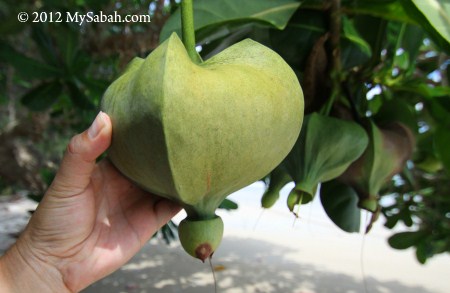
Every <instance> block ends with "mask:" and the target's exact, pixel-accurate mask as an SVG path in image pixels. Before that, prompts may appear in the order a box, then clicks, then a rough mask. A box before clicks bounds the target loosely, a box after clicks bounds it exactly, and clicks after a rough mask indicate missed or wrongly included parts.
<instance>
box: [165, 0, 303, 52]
mask: <svg viewBox="0 0 450 293" xmlns="http://www.w3.org/2000/svg"><path fill="white" fill-rule="evenodd" d="M299 6H300V3H299V2H298V1H293V0H259V1H241V0H225V1H211V0H197V1H194V25H195V30H196V37H197V42H198V43H203V42H205V41H206V40H208V41H211V39H214V38H216V37H217V34H218V35H222V36H223V35H224V34H228V33H229V32H230V30H231V29H232V28H233V27H236V26H242V25H244V24H247V23H258V24H261V25H264V26H269V27H273V28H277V29H283V28H284V27H285V26H286V24H287V22H288V21H289V19H290V18H291V16H292V14H293V13H294V12H295V11H296V10H297V8H298V7H299ZM172 32H176V33H177V34H178V35H179V36H180V37H181V17H180V9H178V10H176V11H175V12H174V13H173V14H172V15H171V17H170V18H169V20H168V21H167V22H166V24H165V26H164V27H163V29H162V31H161V35H160V42H163V41H164V40H166V39H167V38H168V37H169V36H170V34H171V33H172Z"/></svg>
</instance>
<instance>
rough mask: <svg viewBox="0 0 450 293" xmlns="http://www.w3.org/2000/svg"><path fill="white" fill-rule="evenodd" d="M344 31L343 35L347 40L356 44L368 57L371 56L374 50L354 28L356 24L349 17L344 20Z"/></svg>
mask: <svg viewBox="0 0 450 293" xmlns="http://www.w3.org/2000/svg"><path fill="white" fill-rule="evenodd" d="M342 29H343V34H344V37H345V38H346V39H348V40H349V41H351V42H352V43H354V44H356V45H357V46H358V47H359V49H360V50H361V52H363V53H364V54H366V55H369V56H370V54H371V52H372V50H371V48H370V45H369V44H368V43H367V42H366V41H365V40H364V39H363V38H361V36H360V35H359V33H358V31H357V30H356V28H355V27H354V24H353V22H352V21H350V20H349V19H348V17H343V18H342Z"/></svg>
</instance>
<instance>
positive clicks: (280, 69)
mask: <svg viewBox="0 0 450 293" xmlns="http://www.w3.org/2000/svg"><path fill="white" fill-rule="evenodd" d="M102 109H103V111H105V112H106V113H107V114H109V115H110V117H111V120H112V124H113V138H112V145H111V147H110V149H109V152H108V155H109V157H110V159H111V161H112V162H113V164H114V165H115V166H116V167H117V168H118V169H119V170H120V171H121V172H122V173H123V174H124V175H125V176H126V177H128V178H130V179H131V180H132V181H134V182H136V183H137V184H138V185H139V186H141V187H142V188H143V189H145V190H147V191H149V192H152V193H154V194H157V195H159V196H162V197H166V198H168V199H171V200H173V201H176V202H178V203H180V204H181V205H182V206H183V207H184V208H185V210H186V212H187V214H188V220H189V221H199V220H203V221H205V223H208V221H211V220H212V221H213V222H216V220H214V219H217V218H216V216H215V210H216V208H217V207H218V206H219V205H220V203H221V202H222V201H223V199H224V198H225V197H226V196H228V195H229V194H231V193H232V192H234V191H237V190H239V189H241V188H242V187H245V186H246V185H248V184H250V183H252V182H254V181H257V180H259V179H260V178H262V177H263V176H264V175H266V174H268V173H269V172H270V171H271V170H272V169H274V168H275V167H276V166H277V165H278V164H279V163H280V162H281V161H282V160H283V158H284V157H285V156H286V155H287V154H288V153H289V151H290V150H291V148H292V146H293V145H294V143H295V141H296V139H297V137H298V135H299V132H300V128H301V124H302V121H303V94H302V90H301V88H300V85H299V83H298V80H297V78H296V76H295V74H294V72H293V71H292V69H291V68H290V67H289V66H288V65H287V64H286V63H285V62H284V60H283V59H282V58H281V57H280V56H279V55H278V54H276V53H275V52H273V51H272V50H270V49H269V48H267V47H265V46H263V45H261V44H259V43H256V42H254V41H252V40H248V39H247V40H244V41H241V42H239V43H238V44H235V45H233V46H231V47H229V48H228V49H225V50H224V51H223V52H221V53H219V54H217V55H216V56H214V57H212V58H211V59H209V60H207V61H205V62H203V63H200V64H196V63H194V62H192V61H191V59H190V58H189V56H188V54H187V52H186V50H185V48H184V46H183V44H182V42H181V41H180V39H179V38H178V36H177V35H176V34H173V35H172V36H171V37H170V38H169V39H168V40H167V41H165V42H164V43H162V44H161V45H160V46H159V47H158V48H157V49H155V50H154V51H153V52H152V53H151V54H150V55H149V56H148V57H147V58H146V59H140V58H135V60H133V61H132V63H131V64H130V65H129V67H128V69H127V70H126V71H125V73H124V74H123V75H122V76H120V77H119V78H118V79H117V80H116V81H115V82H114V83H113V84H111V86H110V87H109V88H108V90H107V91H106V93H105V95H104V97H103V101H102ZM214 229H216V225H215V224H211V225H208V224H205V225H203V227H202V230H205V231H207V232H202V233H205V235H208V233H210V235H211V239H217V237H218V236H217V235H218V234H221V232H220V231H214ZM218 232H220V233H218ZM184 233H189V232H188V229H181V230H180V239H181V241H183V239H189V240H185V241H196V240H193V239H198V238H195V237H194V238H190V237H184V236H183V234H184ZM195 233H197V232H195ZM220 237H221V236H220ZM214 241H215V240H214ZM219 242H220V240H219ZM185 244H186V243H184V244H183V247H187V246H189V247H196V246H199V245H201V244H202V243H194V244H192V243H188V244H186V245H185ZM194 251H195V249H194ZM212 252H213V251H211V253H212ZM191 254H192V253H191ZM202 257H203V256H202Z"/></svg>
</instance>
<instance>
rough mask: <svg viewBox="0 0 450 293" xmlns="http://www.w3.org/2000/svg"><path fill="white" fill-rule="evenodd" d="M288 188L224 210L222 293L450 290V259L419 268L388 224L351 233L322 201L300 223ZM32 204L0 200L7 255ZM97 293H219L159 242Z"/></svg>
mask: <svg viewBox="0 0 450 293" xmlns="http://www.w3.org/2000/svg"><path fill="white" fill-rule="evenodd" d="M288 189H289V188H285V189H284V190H283V192H282V196H281V199H280V201H279V202H278V203H277V204H276V205H275V206H274V207H273V208H272V209H269V210H265V211H264V212H261V208H260V205H259V198H260V195H261V194H262V192H263V186H262V184H259V183H256V184H253V185H251V186H249V187H247V188H245V189H243V190H241V191H239V192H237V193H235V194H233V195H232V196H231V198H232V199H234V200H235V201H237V202H238V203H239V205H240V207H239V209H238V210H237V211H232V212H226V211H219V214H220V216H221V217H222V218H223V220H224V223H225V235H224V239H223V242H222V244H221V246H220V247H219V249H218V250H217V251H216V253H215V255H214V257H213V266H214V267H215V271H216V272H215V273H216V278H217V286H218V292H221V293H241V292H242V293H262V292H267V293H269V292H287V293H290V292H292V293H328V292H329V293H357V292H368V293H448V292H450V278H449V276H450V256H449V255H448V254H447V255H442V256H438V257H435V258H433V259H431V260H430V261H429V262H427V264H425V265H420V264H419V263H418V262H417V260H416V259H415V257H414V251H413V250H412V249H409V250H405V251H398V250H393V249H391V248H390V247H389V245H388V244H387V242H386V238H387V237H388V236H389V235H391V234H392V231H390V230H387V229H385V228H384V227H383V220H382V219H381V220H380V221H379V222H378V223H377V224H376V225H375V227H374V229H373V230H372V231H371V233H370V234H368V235H366V236H364V235H363V234H355V233H354V234H348V233H345V232H342V231H340V230H339V229H338V228H336V227H335V226H334V224H333V223H332V222H331V221H330V220H328V218H327V216H326V215H325V214H324V212H323V210H322V208H321V206H320V202H319V201H318V200H315V201H314V202H313V203H312V204H309V205H306V206H304V207H302V209H301V211H300V215H301V218H300V219H297V220H296V221H295V222H294V218H293V216H292V215H290V214H289V213H288V212H287V211H286V207H285V198H286V196H287V191H288ZM33 206H34V203H32V202H29V201H27V200H24V199H21V198H18V199H16V200H15V201H12V202H11V201H10V200H9V201H8V202H3V203H1V202H0V252H1V250H2V249H5V248H6V247H7V246H8V245H10V244H11V243H13V241H14V240H13V238H11V237H9V236H8V235H9V234H11V233H15V231H16V230H18V229H19V230H20V227H23V225H24V224H25V223H26V221H27V213H26V210H27V209H32V208H33ZM183 217H184V215H183V213H180V214H179V215H177V217H176V218H175V221H176V222H179V221H180V220H181V219H182V218H183ZM94 292H95V293H103V292H105V293H106V292H108V293H115V292H118V293H121V292H129V293H134V292H136V293H144V292H192V293H194V292H195V293H202V292H214V281H213V277H212V274H211V269H210V266H209V264H203V263H201V262H200V261H198V260H196V259H193V258H191V257H190V256H188V255H187V254H186V253H185V252H184V251H183V250H182V248H181V247H180V245H179V244H178V243H173V244H171V245H169V246H168V245H166V244H165V243H164V242H163V241H161V240H159V239H153V240H152V241H150V242H149V243H148V244H147V245H146V246H145V247H144V248H143V249H142V251H141V252H140V253H139V254H137V255H136V256H135V257H134V258H133V259H131V260H130V262H128V263H127V264H126V265H124V266H123V267H122V268H121V269H119V270H118V271H116V272H115V273H113V274H112V275H110V276H108V277H107V278H105V279H103V280H100V281H98V282H97V283H95V284H93V285H91V286H90V287H88V288H86V289H85V290H83V293H94Z"/></svg>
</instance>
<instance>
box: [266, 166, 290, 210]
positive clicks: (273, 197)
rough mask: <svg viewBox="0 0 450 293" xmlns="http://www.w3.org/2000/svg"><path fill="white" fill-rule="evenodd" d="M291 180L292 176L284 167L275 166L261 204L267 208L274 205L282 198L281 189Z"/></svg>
mask: <svg viewBox="0 0 450 293" xmlns="http://www.w3.org/2000/svg"><path fill="white" fill-rule="evenodd" d="M291 181H292V178H291V177H290V176H289V175H288V174H287V173H286V171H285V170H284V168H282V167H280V166H278V167H277V168H275V169H274V170H273V171H272V172H271V173H270V175H269V183H268V185H267V189H266V191H265V192H264V194H263V196H262V198H261V206H262V207H263V208H265V209H268V208H270V207H272V206H273V205H274V204H275V203H276V202H277V200H278V199H279V198H280V191H281V189H282V188H283V187H284V186H285V185H286V184H287V183H289V182H291Z"/></svg>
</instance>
